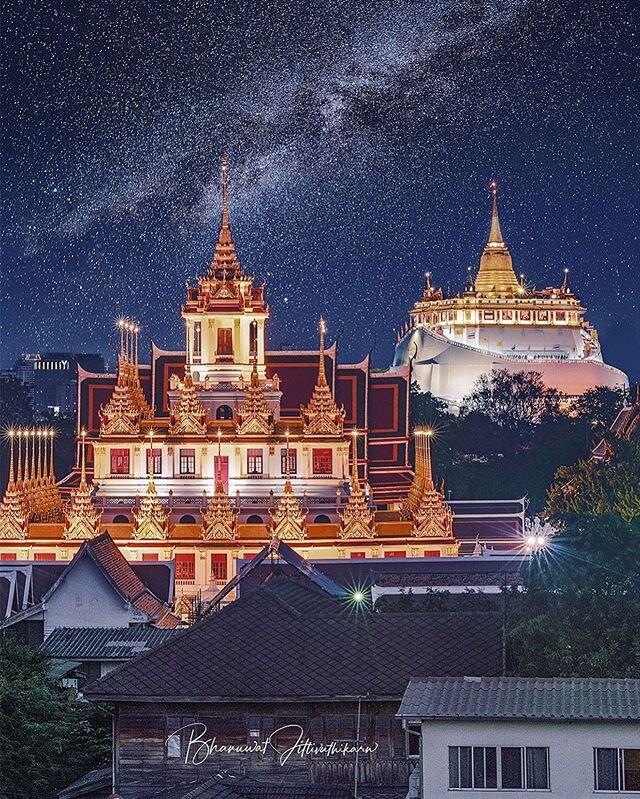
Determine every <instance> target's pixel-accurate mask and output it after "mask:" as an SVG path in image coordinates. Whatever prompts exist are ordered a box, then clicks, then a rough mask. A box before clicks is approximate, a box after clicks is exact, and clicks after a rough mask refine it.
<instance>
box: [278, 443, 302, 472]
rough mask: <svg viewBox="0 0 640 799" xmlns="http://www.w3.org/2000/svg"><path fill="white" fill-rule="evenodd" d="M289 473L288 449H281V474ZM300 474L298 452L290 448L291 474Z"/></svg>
mask: <svg viewBox="0 0 640 799" xmlns="http://www.w3.org/2000/svg"><path fill="white" fill-rule="evenodd" d="M286 473H287V448H286V447H281V448H280V474H286ZM297 473H298V450H297V449H296V448H295V447H294V448H293V449H292V448H291V447H290V448H289V474H297Z"/></svg>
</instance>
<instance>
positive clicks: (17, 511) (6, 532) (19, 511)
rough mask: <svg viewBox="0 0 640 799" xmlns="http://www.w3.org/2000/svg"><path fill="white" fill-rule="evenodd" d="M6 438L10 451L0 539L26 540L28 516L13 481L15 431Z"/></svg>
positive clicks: (1, 514) (0, 506) (1, 513)
mask: <svg viewBox="0 0 640 799" xmlns="http://www.w3.org/2000/svg"><path fill="white" fill-rule="evenodd" d="M8 436H9V446H10V450H11V453H10V455H9V482H8V483H7V490H6V492H5V495H4V498H3V500H2V502H1V503H0V538H11V539H13V538H26V536H27V524H28V521H29V516H28V513H27V512H25V507H24V503H23V500H22V496H21V493H20V489H19V487H18V486H17V485H16V480H15V470H14V460H13V453H14V440H15V438H16V432H15V430H13V429H11V430H9V433H8ZM18 474H19V472H18Z"/></svg>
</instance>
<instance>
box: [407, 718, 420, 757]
mask: <svg viewBox="0 0 640 799" xmlns="http://www.w3.org/2000/svg"><path fill="white" fill-rule="evenodd" d="M405 732H406V737H407V740H406V744H405V745H406V751H407V755H408V757H420V737H421V735H422V732H421V730H420V725H419V724H408V725H407V729H406V731H405Z"/></svg>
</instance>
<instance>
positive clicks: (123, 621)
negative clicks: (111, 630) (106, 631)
mask: <svg viewBox="0 0 640 799" xmlns="http://www.w3.org/2000/svg"><path fill="white" fill-rule="evenodd" d="M143 620H144V617H143V616H142V614H141V613H140V612H139V611H137V610H136V609H135V608H131V607H127V604H126V603H125V602H124V600H123V599H122V598H121V597H120V596H119V595H118V594H117V593H116V591H115V590H114V588H113V587H112V586H111V584H110V583H109V582H108V580H107V579H106V577H105V576H104V575H103V574H102V572H101V571H100V570H99V569H98V567H97V566H96V565H95V564H94V563H93V562H92V561H91V560H90V559H89V558H88V557H83V558H82V559H81V560H79V561H78V562H77V563H76V564H75V566H74V567H73V569H72V570H71V572H70V574H69V575H68V576H67V578H66V579H65V581H64V582H63V583H62V584H61V585H60V586H59V588H58V589H57V591H55V592H54V594H53V596H52V597H51V599H50V600H49V601H48V602H47V606H46V612H45V623H44V624H45V629H44V634H45V637H46V636H47V635H49V633H50V632H51V630H53V629H55V628H56V627H128V626H129V623H130V622H141V621H143Z"/></svg>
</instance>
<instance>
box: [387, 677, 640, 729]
mask: <svg viewBox="0 0 640 799" xmlns="http://www.w3.org/2000/svg"><path fill="white" fill-rule="evenodd" d="M398 715H399V716H404V717H408V718H424V719H525V720H526V719H528V720H547V721H560V720H570V721H640V680H614V679H600V678H598V679H595V678H577V677H569V678H564V677H549V678H543V677H493V678H492V677H482V678H479V677H463V678H458V679H452V678H450V677H428V678H426V679H424V680H411V682H410V683H409V685H408V686H407V689H406V691H405V693H404V697H403V699H402V704H401V705H400V710H399V711H398Z"/></svg>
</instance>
